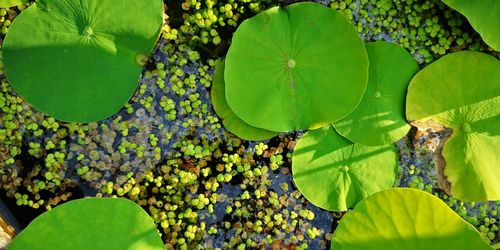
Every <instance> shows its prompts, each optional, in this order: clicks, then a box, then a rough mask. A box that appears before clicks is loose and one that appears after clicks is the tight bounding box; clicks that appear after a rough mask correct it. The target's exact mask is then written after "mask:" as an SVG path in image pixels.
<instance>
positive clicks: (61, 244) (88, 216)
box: [9, 198, 164, 250]
mask: <svg viewBox="0 0 500 250" xmlns="http://www.w3.org/2000/svg"><path fill="white" fill-rule="evenodd" d="M9 249H12V250H17V249H52V250H63V249H64V250H66V249H75V250H76V249H130V250H135V249H137V250H146V249H151V250H152V249H164V246H163V243H162V241H161V238H160V236H159V235H158V232H157V230H156V226H155V224H154V222H153V220H152V219H151V217H149V215H148V214H147V213H146V212H145V211H144V210H143V209H142V208H141V207H140V206H138V205H137V204H135V203H134V202H132V201H130V200H127V199H115V198H84V199H79V200H74V201H70V202H68V203H65V204H63V205H60V206H57V207H56V208H54V209H52V210H50V211H47V212H45V213H43V214H42V215H40V216H39V217H37V218H36V219H35V220H34V221H32V222H31V223H30V224H29V225H28V227H27V228H25V229H24V230H23V231H21V233H20V234H19V235H17V236H16V237H15V238H14V240H13V241H12V243H11V244H10V246H9Z"/></svg>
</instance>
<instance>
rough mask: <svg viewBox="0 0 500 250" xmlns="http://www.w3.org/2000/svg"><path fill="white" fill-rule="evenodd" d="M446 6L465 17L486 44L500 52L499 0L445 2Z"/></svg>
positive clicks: (453, 0) (452, 0) (449, 0)
mask: <svg viewBox="0 0 500 250" xmlns="http://www.w3.org/2000/svg"><path fill="white" fill-rule="evenodd" d="M443 2H444V3H445V4H447V5H448V6H450V7H451V8H453V9H455V10H457V11H458V12H460V13H461V14H462V15H464V16H465V17H466V18H467V20H469V23H470V24H471V26H472V27H473V28H474V30H476V31H477V32H478V33H479V34H480V35H481V37H482V38H483V40H484V42H485V43H486V44H488V45H489V46H490V47H491V48H493V49H494V50H496V51H500V32H499V31H500V18H499V16H498V15H499V13H500V1H498V0H475V1H471V0H443Z"/></svg>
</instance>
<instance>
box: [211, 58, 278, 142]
mask: <svg viewBox="0 0 500 250" xmlns="http://www.w3.org/2000/svg"><path fill="white" fill-rule="evenodd" d="M224 69H225V62H221V63H220V64H219V65H218V66H217V68H216V70H215V74H214V79H213V82H212V92H211V97H212V104H213V106H214V110H215V112H216V113H217V115H218V116H219V117H221V119H222V124H223V125H224V127H225V128H226V129H227V130H228V131H229V132H231V133H233V134H235V135H236V136H238V137H240V138H241V139H244V140H249V141H262V140H267V139H270V138H272V137H275V136H276V135H278V134H279V133H278V132H273V131H269V130H265V129H261V128H256V127H252V126H250V125H248V124H247V123H245V122H244V121H243V120H241V119H240V118H239V117H238V116H236V114H234V112H233V111H232V110H231V108H230V107H229V105H227V102H226V90H225V82H224Z"/></svg>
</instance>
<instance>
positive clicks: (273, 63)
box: [225, 3, 368, 132]
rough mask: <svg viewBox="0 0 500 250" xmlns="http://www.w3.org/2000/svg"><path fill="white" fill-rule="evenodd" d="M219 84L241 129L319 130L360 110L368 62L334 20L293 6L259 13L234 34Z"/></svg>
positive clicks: (351, 32) (352, 34) (319, 10)
mask: <svg viewBox="0 0 500 250" xmlns="http://www.w3.org/2000/svg"><path fill="white" fill-rule="evenodd" d="M325 45H326V46H325ZM225 80H226V98H227V102H228V104H229V106H230V107H231V109H232V110H233V111H234V112H235V113H236V115H237V116H238V117H240V118H241V119H242V120H243V121H245V122H246V123H248V124H250V125H252V126H255V127H259V128H264V129H267V130H272V131H278V132H285V131H291V130H298V129H307V128H318V127H321V126H324V125H327V124H330V123H332V122H335V121H337V120H339V119H341V118H343V117H345V116H346V115H347V114H349V113H350V112H351V111H352V110H353V109H354V108H355V107H356V106H357V105H358V104H359V102H360V100H361V97H362V95H363V93H364V91H365V88H366V84H367V80H368V56H367V54H366V50H365V48H364V46H363V43H362V41H361V39H360V38H359V37H358V34H357V33H356V31H355V29H354V27H353V26H352V25H351V24H350V23H349V21H348V20H347V19H345V18H344V17H343V16H342V15H341V14H340V13H338V12H336V11H334V10H331V9H329V8H327V7H324V6H322V5H319V4H315V3H296V4H292V5H289V6H287V7H285V8H280V7H275V8H271V9H268V10H266V11H263V12H261V13H259V14H258V15H256V16H255V17H253V18H250V19H248V20H245V21H244V22H243V23H242V24H241V25H240V26H239V27H238V30H237V31H236V32H235V34H234V36H233V40H232V44H231V47H230V48H229V52H228V54H227V57H226V71H225Z"/></svg>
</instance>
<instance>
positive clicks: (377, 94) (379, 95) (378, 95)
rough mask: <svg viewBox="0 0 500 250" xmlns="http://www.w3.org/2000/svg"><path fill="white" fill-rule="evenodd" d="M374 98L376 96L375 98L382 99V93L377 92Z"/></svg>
mask: <svg viewBox="0 0 500 250" xmlns="http://www.w3.org/2000/svg"><path fill="white" fill-rule="evenodd" d="M373 96H375V98H380V97H381V96H382V94H381V93H380V91H375V94H374V95H373Z"/></svg>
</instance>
